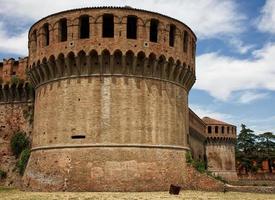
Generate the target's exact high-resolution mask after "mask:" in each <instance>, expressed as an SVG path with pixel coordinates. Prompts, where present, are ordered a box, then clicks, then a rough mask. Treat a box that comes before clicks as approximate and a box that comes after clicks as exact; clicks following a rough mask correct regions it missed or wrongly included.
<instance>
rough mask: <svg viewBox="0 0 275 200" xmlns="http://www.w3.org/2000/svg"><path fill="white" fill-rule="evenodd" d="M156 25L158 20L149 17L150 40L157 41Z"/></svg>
mask: <svg viewBox="0 0 275 200" xmlns="http://www.w3.org/2000/svg"><path fill="white" fill-rule="evenodd" d="M158 25H159V21H158V20H156V19H151V23H150V41H151V42H158Z"/></svg>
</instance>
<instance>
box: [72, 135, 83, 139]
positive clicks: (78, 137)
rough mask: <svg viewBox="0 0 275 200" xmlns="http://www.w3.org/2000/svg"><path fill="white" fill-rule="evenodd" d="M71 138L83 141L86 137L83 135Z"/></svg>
mask: <svg viewBox="0 0 275 200" xmlns="http://www.w3.org/2000/svg"><path fill="white" fill-rule="evenodd" d="M71 138H72V139H85V138H86V136H85V135H72V136H71Z"/></svg>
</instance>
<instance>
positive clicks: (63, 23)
mask: <svg viewBox="0 0 275 200" xmlns="http://www.w3.org/2000/svg"><path fill="white" fill-rule="evenodd" d="M67 38H68V26H67V19H65V18H64V19H61V20H59V40H60V42H65V41H67Z"/></svg>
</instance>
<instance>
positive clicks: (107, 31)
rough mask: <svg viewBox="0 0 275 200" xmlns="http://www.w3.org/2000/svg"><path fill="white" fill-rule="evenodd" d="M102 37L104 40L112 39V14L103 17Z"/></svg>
mask: <svg viewBox="0 0 275 200" xmlns="http://www.w3.org/2000/svg"><path fill="white" fill-rule="evenodd" d="M102 37H104V38H113V37H114V15H112V14H105V15H103V23H102Z"/></svg>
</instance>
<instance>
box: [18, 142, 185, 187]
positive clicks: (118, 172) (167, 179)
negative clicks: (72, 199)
mask: <svg viewBox="0 0 275 200" xmlns="http://www.w3.org/2000/svg"><path fill="white" fill-rule="evenodd" d="M185 152H186V150H184V149H172V148H171V149H169V148H147V147H115V148H113V147H112V148H111V147H90V148H63V149H60V148H59V149H47V150H36V151H33V152H32V154H31V157H30V160H29V163H28V166H27V168H26V171H25V174H24V177H23V182H24V184H23V185H24V189H25V190H30V191H110V192H111V191H120V192H126V191H167V190H168V189H169V186H170V184H182V183H183V182H185V177H186V163H185Z"/></svg>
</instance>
